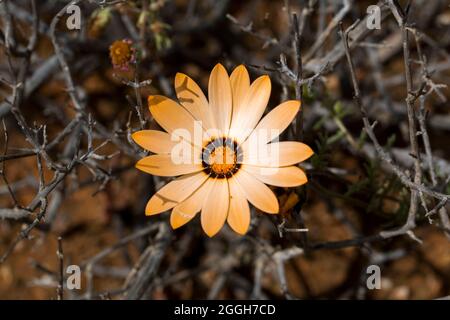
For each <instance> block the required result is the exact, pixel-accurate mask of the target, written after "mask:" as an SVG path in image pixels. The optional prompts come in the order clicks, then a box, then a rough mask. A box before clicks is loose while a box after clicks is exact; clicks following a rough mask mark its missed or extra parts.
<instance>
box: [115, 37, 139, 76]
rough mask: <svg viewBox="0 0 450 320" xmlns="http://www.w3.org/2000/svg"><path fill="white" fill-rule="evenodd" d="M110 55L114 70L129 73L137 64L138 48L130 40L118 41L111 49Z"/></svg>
mask: <svg viewBox="0 0 450 320" xmlns="http://www.w3.org/2000/svg"><path fill="white" fill-rule="evenodd" d="M109 55H110V57H111V63H112V64H113V66H114V68H118V69H120V70H123V71H127V70H128V68H129V67H130V64H133V63H135V62H136V48H135V47H134V46H133V42H132V41H131V40H129V39H123V40H116V41H114V42H113V44H112V45H111V46H110V47H109Z"/></svg>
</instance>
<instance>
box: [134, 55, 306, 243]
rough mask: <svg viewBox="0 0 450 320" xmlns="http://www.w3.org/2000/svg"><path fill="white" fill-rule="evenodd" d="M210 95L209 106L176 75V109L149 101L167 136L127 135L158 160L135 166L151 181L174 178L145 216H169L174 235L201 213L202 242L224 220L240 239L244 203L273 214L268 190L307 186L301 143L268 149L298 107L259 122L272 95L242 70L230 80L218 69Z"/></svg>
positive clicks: (275, 208)
mask: <svg viewBox="0 0 450 320" xmlns="http://www.w3.org/2000/svg"><path fill="white" fill-rule="evenodd" d="M208 89H209V93H208V95H209V99H208V100H207V99H206V97H205V95H204V94H203V92H202V90H201V89H200V87H199V86H198V85H197V84H196V83H195V82H194V81H193V80H192V79H191V78H189V77H188V76H186V75H184V74H181V73H178V74H177V75H176V78H175V91H176V93H177V97H178V100H179V102H180V103H177V102H175V101H173V100H171V99H169V98H166V97H164V96H150V97H149V99H148V102H149V107H150V112H151V114H152V115H153V117H154V119H155V120H156V121H157V122H158V124H159V125H160V126H161V127H162V128H163V129H164V130H166V132H163V131H156V130H143V131H138V132H135V133H134V134H133V135H132V138H133V139H134V141H135V142H136V143H137V144H138V145H140V146H141V147H142V148H144V149H146V150H149V151H152V152H154V153H156V154H155V155H151V156H148V157H146V158H143V159H141V160H140V161H138V163H137V164H136V167H137V168H138V169H140V170H142V171H144V172H147V173H150V174H153V175H158V176H178V177H177V178H176V179H175V180H173V181H171V182H169V183H168V184H167V185H165V186H164V187H163V188H161V189H160V190H159V191H158V192H157V193H156V194H155V195H153V197H152V198H151V199H150V201H149V202H148V204H147V207H146V209H145V213H146V214H147V215H154V214H158V213H161V212H164V211H167V210H170V209H172V213H171V216H170V222H171V225H172V227H173V228H174V229H175V228H178V227H180V226H182V225H184V224H186V223H187V222H189V221H190V220H191V219H192V218H194V217H195V216H196V215H197V214H198V213H199V212H200V211H201V217H200V218H201V225H202V228H203V230H204V231H205V233H206V234H207V235H208V236H210V237H212V236H213V235H215V234H216V233H217V232H218V231H219V230H220V229H221V228H222V226H223V225H224V223H225V221H227V222H228V224H229V225H230V227H231V228H232V229H233V230H234V231H236V232H237V233H239V234H245V233H246V232H247V230H248V227H249V224H250V209H249V204H248V202H250V203H251V204H252V205H254V206H255V207H256V208H258V209H259V210H261V211H263V212H266V213H271V214H276V213H278V212H279V204H278V200H277V198H276V196H275V194H274V193H273V192H272V190H271V189H270V188H269V187H268V186H267V185H266V184H269V185H272V186H279V187H293V186H299V185H302V184H304V183H306V182H307V178H306V175H305V173H304V172H303V170H301V169H300V168H299V167H297V166H296V164H297V163H299V162H302V161H304V160H306V159H308V158H309V157H310V156H311V155H312V154H313V151H312V150H311V148H310V147H308V146H307V145H306V144H303V143H301V142H293V141H289V142H274V140H275V139H276V138H278V136H279V135H280V134H281V132H283V131H284V130H285V129H286V128H287V127H288V126H289V124H290V123H291V122H292V120H293V119H294V117H295V115H296V114H297V112H298V111H299V109H300V101H295V100H290V101H286V102H284V103H282V104H280V105H279V106H278V107H276V108H275V109H273V110H272V111H271V112H270V113H268V114H267V115H266V116H265V117H264V118H262V116H263V113H264V110H265V109H266V106H267V103H268V101H269V97H270V91H271V83H270V78H269V77H268V76H261V77H259V78H258V79H256V80H255V81H254V82H253V83H250V78H249V75H248V72H247V70H246V68H245V67H244V66H242V65H241V66H238V67H237V68H236V69H234V71H233V73H232V74H231V76H230V77H229V76H228V74H227V71H226V70H225V68H224V67H223V66H222V65H221V64H217V65H216V66H215V68H214V69H213V70H212V72H211V75H210V78H209V88H208ZM261 118H262V119H261ZM180 150H181V151H182V152H180ZM186 151H188V152H186ZM180 154H181V157H180ZM180 159H181V160H183V161H180Z"/></svg>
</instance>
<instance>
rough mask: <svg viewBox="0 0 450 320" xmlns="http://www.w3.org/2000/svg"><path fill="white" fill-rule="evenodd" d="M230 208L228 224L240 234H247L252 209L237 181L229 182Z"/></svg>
mask: <svg viewBox="0 0 450 320" xmlns="http://www.w3.org/2000/svg"><path fill="white" fill-rule="evenodd" d="M228 185H229V186H230V208H229V210H228V217H227V222H228V224H229V225H230V227H231V228H232V229H233V230H234V231H235V232H237V233H239V234H245V233H246V232H247V230H248V227H249V225H250V208H249V205H248V201H247V199H246V198H245V196H244V193H243V192H242V190H241V188H240V186H239V185H238V184H237V183H236V181H235V180H233V179H232V180H229V181H228Z"/></svg>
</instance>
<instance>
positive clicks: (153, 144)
mask: <svg viewBox="0 0 450 320" xmlns="http://www.w3.org/2000/svg"><path fill="white" fill-rule="evenodd" d="M131 138H133V140H134V142H136V143H137V144H138V145H139V146H141V147H142V148H144V149H145V150H149V151H151V152H154V153H170V152H171V151H172V149H173V148H174V147H175V146H176V145H177V143H179V142H180V138H178V139H177V137H173V138H174V139H175V140H177V141H174V140H172V137H171V136H170V134H168V133H167V132H164V131H158V130H141V131H137V132H135V133H133V134H132V135H131Z"/></svg>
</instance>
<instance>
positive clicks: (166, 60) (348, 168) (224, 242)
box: [0, 0, 450, 299]
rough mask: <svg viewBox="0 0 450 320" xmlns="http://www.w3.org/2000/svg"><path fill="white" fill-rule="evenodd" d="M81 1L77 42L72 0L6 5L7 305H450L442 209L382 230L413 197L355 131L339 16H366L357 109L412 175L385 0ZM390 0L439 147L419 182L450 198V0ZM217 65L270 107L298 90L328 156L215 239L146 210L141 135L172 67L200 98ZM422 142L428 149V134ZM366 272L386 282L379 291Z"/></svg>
mask: <svg viewBox="0 0 450 320" xmlns="http://www.w3.org/2000/svg"><path fill="white" fill-rule="evenodd" d="M72 2H76V3H75V5H76V6H78V8H79V9H80V14H81V16H80V17H81V19H80V21H81V26H80V29H79V30H78V29H77V28H75V29H73V30H70V28H71V26H76V22H77V21H76V20H67V19H75V18H74V16H73V13H74V12H76V9H73V8H72V9H73V10H74V11H69V13H67V8H69V7H68V5H70V3H69V1H62V0H61V1H54V0H39V1H35V2H33V1H30V0H14V1H11V0H10V1H2V2H1V3H0V6H1V8H0V10H1V15H0V30H1V34H0V36H1V39H0V79H1V83H0V97H1V99H0V101H1V102H0V117H1V119H2V124H1V128H0V152H1V156H0V160H1V163H0V170H1V173H2V174H1V178H2V179H1V180H0V299H57V298H64V299H123V298H129V299H214V298H216V299H249V298H253V299H284V298H300V299H434V298H439V297H446V296H449V295H450V242H449V241H450V240H449V239H450V227H449V226H450V223H449V216H448V212H449V211H448V209H450V207H449V205H448V204H446V203H443V204H441V205H440V206H439V207H437V210H435V212H431V214H429V215H428V216H426V215H427V213H429V212H430V210H432V208H436V206H438V205H439V203H440V201H439V200H436V199H433V198H431V197H427V198H426V199H421V205H420V208H419V209H418V211H417V214H416V215H415V226H414V227H413V228H411V229H408V230H407V231H408V232H404V233H401V234H398V235H395V236H389V237H387V238H386V239H385V238H384V237H382V236H380V232H382V231H386V230H391V229H396V228H399V227H401V226H402V225H403V224H404V223H405V221H406V219H407V216H408V210H409V205H410V202H409V200H410V189H408V188H407V187H405V186H404V185H403V184H402V182H401V181H400V180H399V179H398V177H397V176H396V175H395V173H394V172H392V170H390V168H389V166H386V165H385V164H384V163H383V162H381V161H380V158H379V156H378V155H377V152H376V150H375V147H374V144H373V143H372V142H371V140H370V139H369V138H368V137H367V134H366V133H365V131H364V130H362V129H363V121H362V116H361V111H360V110H359V108H358V106H357V105H356V104H355V103H354V102H353V94H354V93H353V86H352V82H351V77H350V72H349V69H348V64H347V61H346V57H345V52H344V50H343V45H342V38H341V36H340V35H339V33H338V30H339V24H338V22H339V21H343V27H344V28H348V27H349V26H350V25H352V24H353V23H354V22H355V21H356V20H357V19H361V22H360V23H359V24H358V25H356V27H355V29H354V30H353V31H352V32H350V33H349V35H350V39H349V41H350V42H352V41H353V42H352V46H351V50H352V51H351V55H352V60H353V63H354V65H355V73H356V76H357V80H358V83H359V87H360V90H361V96H362V103H363V104H364V105H365V107H366V109H367V110H368V117H369V119H370V120H371V121H377V125H376V126H375V127H374V132H375V134H376V135H377V137H378V140H379V142H380V144H381V145H382V146H383V147H384V148H385V150H387V151H388V152H389V154H391V155H392V157H393V159H394V160H395V162H396V163H397V164H398V165H399V166H400V167H401V168H402V170H403V172H405V173H406V174H409V173H410V172H413V170H414V169H413V162H414V157H412V156H411V155H410V150H409V130H408V121H407V108H406V103H405V99H406V96H407V89H406V82H405V65H404V55H403V51H402V50H403V48H402V44H403V43H402V34H401V30H400V28H399V26H398V24H397V21H396V19H395V17H394V15H393V14H392V8H390V7H389V5H388V3H387V2H385V1H379V2H376V1H351V0H348V1H347V0H329V1H327V0H316V1H314V0H286V1H282V0H276V1H272V0H248V1H237V0H236V1H235V0H214V1H213V0H132V1H87V0H86V1H72ZM394 2H395V3H396V4H397V5H398V7H397V8H402V10H403V11H404V12H405V14H407V16H408V25H409V26H410V27H411V31H410V37H409V42H408V44H407V45H408V48H409V50H410V53H411V71H412V79H413V89H414V90H417V92H419V93H423V95H422V96H421V98H420V99H417V101H416V103H415V106H416V112H417V117H418V118H417V121H420V119H419V118H420V116H423V121H424V123H425V124H426V126H427V134H428V137H429V140H428V141H429V142H430V146H429V148H430V149H431V150H432V155H433V158H432V160H431V166H432V167H433V170H430V162H427V158H426V157H425V156H424V157H423V158H422V161H423V167H424V177H423V183H424V185H427V186H431V187H430V188H432V189H433V190H435V191H439V192H441V193H444V194H449V193H450V184H449V177H450V148H449V146H448V137H449V133H450V110H449V103H448V99H449V97H450V91H449V89H448V87H447V84H448V83H449V82H450V81H449V80H450V50H449V49H450V32H449V31H450V1H445V0H434V1H425V0H417V1H411V3H410V6H409V7H408V3H407V1H399V2H398V3H397V2H396V1H394ZM394 2H391V3H394ZM33 3H34V6H33ZM370 5H377V6H378V8H379V10H380V11H379V13H380V28H379V29H377V28H375V29H374V30H371V29H370V28H369V29H368V28H367V24H366V22H367V19H368V18H367V14H368V11H367V9H368V7H369V6H370ZM398 10H400V9H398ZM394 11H395V10H394ZM400 11H401V10H400ZM66 22H70V23H72V24H69V25H68V24H67V23H66ZM34 38H35V39H34ZM299 58H301V61H299ZM218 62H220V63H222V64H224V65H225V66H226V67H227V69H228V72H229V73H231V71H232V69H233V68H234V67H235V66H237V65H239V64H245V65H246V66H247V68H248V70H249V71H250V73H251V77H252V80H253V79H255V78H256V77H257V76H259V75H261V74H269V75H270V77H271V80H272V95H271V100H270V103H269V106H268V109H267V110H268V111H269V110H270V109H271V108H273V107H275V106H276V105H278V104H279V103H280V102H281V101H283V100H286V99H296V98H297V99H298V98H301V99H302V110H303V114H302V121H301V123H300V119H297V121H296V122H295V123H294V124H293V125H292V126H291V128H290V129H289V130H288V131H287V132H286V133H285V138H289V139H292V138H297V139H298V138H299V137H300V138H301V140H302V141H303V142H305V143H307V144H308V145H310V146H311V147H312V148H313V149H314V151H315V156H314V157H313V158H311V159H310V160H308V161H307V162H306V163H303V164H301V166H302V167H303V168H304V169H306V172H307V174H308V178H309V183H308V184H307V185H305V186H304V187H301V188H299V189H284V188H275V189H274V191H275V192H276V194H277V196H278V197H279V202H280V208H281V213H280V215H277V216H269V215H265V214H262V213H260V212H257V210H254V209H253V211H252V217H253V218H252V224H251V228H250V230H249V233H248V234H247V235H245V236H242V237H241V236H238V235H237V234H235V233H233V232H232V231H231V230H230V229H229V227H227V226H226V227H224V229H223V230H222V231H221V232H220V233H219V234H218V235H217V236H215V237H213V238H211V239H210V238H208V237H207V236H206V235H205V234H204V233H203V231H202V229H201V227H200V222H199V219H198V218H196V219H194V221H193V222H191V223H189V224H187V225H185V226H184V227H182V228H180V229H177V230H175V231H174V230H171V228H170V226H169V224H168V220H169V215H168V214H166V213H163V214H161V215H158V216H152V217H146V216H145V215H144V208H145V204H146V202H147V201H148V199H149V198H150V196H151V195H153V194H154V192H155V191H156V190H158V189H159V188H160V187H161V186H162V185H164V183H166V182H167V181H168V180H167V179H163V178H159V177H153V176H150V175H147V174H145V173H143V172H140V171H138V170H136V169H135V168H134V164H135V162H136V161H137V160H138V159H140V158H141V157H142V156H143V152H142V150H140V148H139V147H138V146H136V145H135V144H134V143H133V142H132V140H131V139H130V134H131V133H132V132H134V131H137V130H140V129H141V128H157V125H156V124H155V123H154V122H153V121H152V120H151V118H150V114H149V112H148V109H147V106H146V104H147V102H146V98H147V96H148V95H149V94H162V95H166V96H169V97H172V98H174V97H175V94H174V87H173V81H174V77H175V74H176V73H177V72H183V73H186V74H187V75H189V76H190V77H191V78H193V79H194V80H196V81H197V82H198V83H199V85H200V86H201V87H202V89H203V90H204V92H206V89H207V84H208V77H209V72H210V71H211V69H212V68H213V67H214V65H215V64H216V63H218ZM300 62H301V63H300ZM64 66H67V68H66V69H64ZM18 84H19V85H18ZM20 84H21V85H20ZM298 128H301V131H299V129H298ZM419 140H420V139H419ZM419 148H420V152H421V153H425V151H426V148H428V147H427V146H426V145H425V144H424V142H423V141H422V140H420V141H419ZM425 207H427V208H428V209H425ZM298 229H307V231H302V232H299V230H298ZM58 237H61V242H60V244H61V246H62V252H63V259H61V255H60V256H58V255H57V250H58ZM61 263H62V264H61ZM373 264H375V265H378V266H380V270H381V289H379V290H369V289H368V288H367V286H366V280H367V276H368V274H367V267H368V266H370V265H373ZM61 265H63V267H64V268H63V269H64V270H65V268H66V267H67V266H69V265H78V266H80V268H81V275H82V276H81V289H79V290H68V289H67V288H66V289H65V290H64V291H63V294H62V293H61V288H60V289H59V291H58V289H57V287H58V285H60V283H61V275H63V276H64V277H67V276H68V274H67V273H66V272H64V270H63V272H61V269H60V268H61ZM280 270H281V271H280ZM63 280H64V279H63ZM63 282H64V283H65V281H63Z"/></svg>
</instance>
